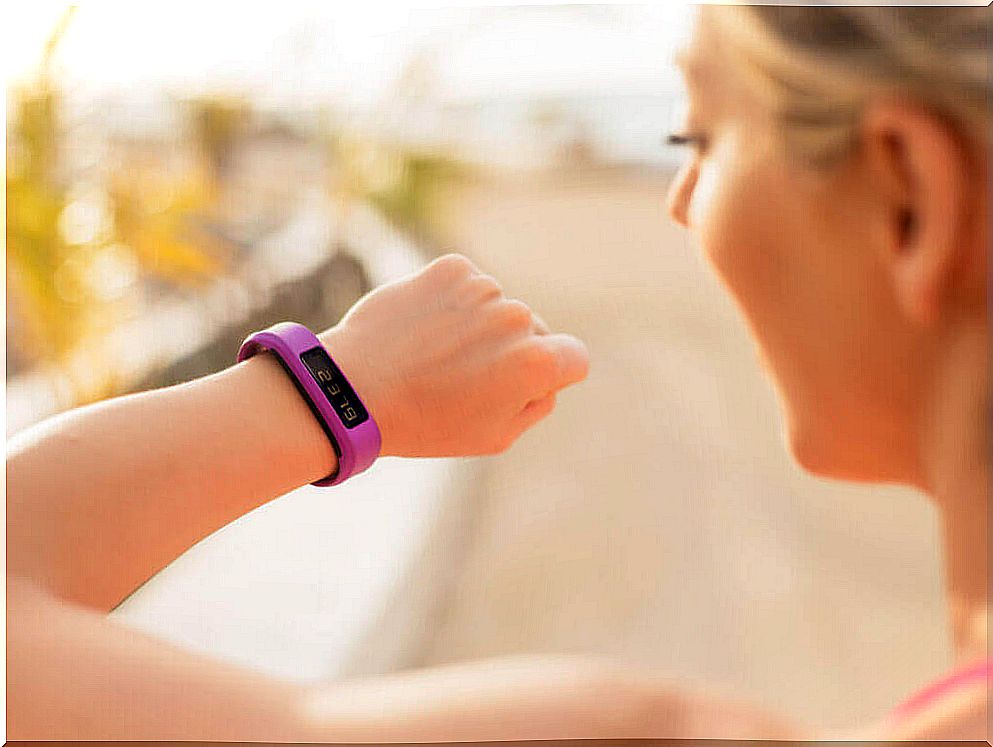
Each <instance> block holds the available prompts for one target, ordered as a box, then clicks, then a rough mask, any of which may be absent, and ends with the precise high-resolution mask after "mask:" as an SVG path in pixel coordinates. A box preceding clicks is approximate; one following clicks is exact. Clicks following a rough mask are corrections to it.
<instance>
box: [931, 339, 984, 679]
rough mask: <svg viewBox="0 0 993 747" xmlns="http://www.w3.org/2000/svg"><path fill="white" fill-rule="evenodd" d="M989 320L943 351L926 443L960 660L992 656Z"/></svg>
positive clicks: (950, 613)
mask: <svg viewBox="0 0 993 747" xmlns="http://www.w3.org/2000/svg"><path fill="white" fill-rule="evenodd" d="M986 330H987V325H986V323H985V319H983V320H981V321H977V322H976V323H974V324H972V325H967V326H965V327H963V328H960V329H959V331H958V332H957V334H956V335H955V336H954V338H952V339H950V341H949V345H948V346H947V347H945V348H944V349H943V350H942V356H941V361H940V363H939V364H938V365H937V366H936V367H935V373H936V377H935V379H934V382H935V386H934V388H933V390H932V396H931V397H930V399H929V401H928V406H927V408H926V411H925V413H924V415H925V417H924V420H923V423H924V428H923V432H922V440H921V455H922V460H923V467H924V474H925V486H926V489H927V491H928V492H929V493H930V494H931V496H932V497H933V498H934V500H935V502H936V503H937V505H938V508H939V510H940V512H941V522H942V528H943V533H944V546H945V579H946V594H947V600H948V611H949V618H950V623H951V626H952V634H953V638H954V644H955V652H956V659H958V660H959V661H965V660H970V659H973V658H976V657H977V656H985V655H987V640H986V638H987V630H986V620H987V615H988V598H987V582H988V577H987V571H988V555H987V551H988V527H989V516H988V514H989V501H988V481H989V479H990V476H991V472H990V452H989V438H988V428H989V426H990V421H989V417H990V410H989V406H990V398H989V392H988V388H987V387H988V379H987V354H988V347H987V339H986Z"/></svg>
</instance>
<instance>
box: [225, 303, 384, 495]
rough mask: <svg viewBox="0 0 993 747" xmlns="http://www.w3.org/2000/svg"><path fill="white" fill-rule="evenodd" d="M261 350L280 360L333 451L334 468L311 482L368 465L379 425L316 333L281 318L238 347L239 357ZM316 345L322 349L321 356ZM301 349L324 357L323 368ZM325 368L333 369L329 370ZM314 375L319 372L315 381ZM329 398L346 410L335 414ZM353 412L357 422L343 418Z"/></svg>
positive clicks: (336, 479)
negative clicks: (305, 357) (342, 384)
mask: <svg viewBox="0 0 993 747" xmlns="http://www.w3.org/2000/svg"><path fill="white" fill-rule="evenodd" d="M265 351H269V352H272V353H273V354H275V356H276V358H277V359H278V360H279V361H280V363H282V365H283V368H284V370H285V371H286V373H287V374H288V375H289V376H290V378H291V379H292V380H293V382H294V383H295V384H296V386H297V389H298V390H299V392H300V394H301V395H302V396H303V398H304V399H305V400H306V402H307V403H308V404H309V405H310V409H311V410H312V411H313V413H314V415H315V417H316V418H317V420H318V422H319V423H320V424H321V427H322V428H323V429H324V432H325V434H326V435H327V437H328V439H329V440H330V441H331V445H332V446H333V447H334V450H335V453H336V454H337V455H338V469H337V470H336V471H335V472H334V474H331V475H328V476H327V477H325V478H323V479H321V480H317V481H316V482H315V483H314V485H321V486H327V485H339V484H341V483H343V482H344V481H345V480H347V479H348V478H349V477H351V476H352V475H357V474H359V473H360V472H362V471H364V470H366V469H368V468H369V466H370V465H372V463H373V462H374V461H376V457H378V456H379V449H380V447H381V445H382V438H381V436H380V433H379V427H378V426H377V425H376V421H375V420H373V417H372V413H371V412H369V410H368V408H366V407H365V405H364V403H362V401H361V400H360V399H359V398H358V393H357V392H355V388H354V387H352V386H351V384H350V383H349V382H348V380H347V379H346V378H345V375H344V373H342V371H341V369H339V368H338V367H337V365H336V364H335V363H334V361H333V359H332V358H331V356H330V354H329V353H328V351H327V350H326V349H325V347H324V346H323V345H321V341H320V340H318V339H317V336H316V335H315V334H314V333H313V332H311V331H310V330H309V329H307V328H306V327H305V326H303V325H302V324H297V323H296V322H280V323H279V324H274V325H273V326H271V327H269V328H268V329H264V330H262V331H260V332H255V333H254V334H252V335H249V336H248V337H247V338H245V341H244V342H243V343H242V344H241V348H240V349H239V350H238V360H239V361H243V360H246V359H247V358H250V357H252V356H253V355H256V354H257V353H260V352H265ZM317 351H322V352H323V356H326V359H325V358H324V357H323V356H322V354H321V352H317ZM304 354H308V355H307V360H315V359H316V360H317V361H319V362H321V361H323V362H324V363H323V370H324V372H323V373H319V374H315V373H314V372H313V369H312V368H309V367H308V365H307V364H306V363H305V362H304V360H305V359H304V358H303V356H304ZM328 363H329V364H330V367H328V365H327V364H328ZM312 365H321V364H320V363H318V364H312ZM327 371H331V372H333V373H331V374H329V373H327ZM318 375H320V376H321V377H322V379H321V380H320V381H319V380H318ZM329 382H330V383H329ZM341 382H344V384H345V387H342V386H341ZM346 387H347V388H346ZM349 389H350V390H351V391H350V392H349V391H348V390H349ZM342 390H344V393H342ZM353 396H354V400H353V399H352V397H353ZM332 399H334V401H335V402H336V403H337V406H338V408H339V409H341V410H342V411H343V412H344V413H346V414H345V415H344V416H343V415H340V414H339V412H338V410H337V409H336V407H335V404H332ZM343 401H344V404H342V402H343ZM356 405H358V406H356ZM355 413H359V414H358V415H357V416H356V418H355V419H356V421H359V420H361V422H358V424H357V425H349V424H347V420H346V418H347V417H348V416H350V415H353V414H355ZM363 414H364V415H366V417H365V419H364V420H362V419H361V418H362V415H363Z"/></svg>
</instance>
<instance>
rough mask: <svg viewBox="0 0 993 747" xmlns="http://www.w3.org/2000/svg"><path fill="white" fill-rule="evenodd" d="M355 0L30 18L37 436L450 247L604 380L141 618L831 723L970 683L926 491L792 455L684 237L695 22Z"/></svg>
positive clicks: (11, 217)
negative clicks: (531, 423)
mask: <svg viewBox="0 0 993 747" xmlns="http://www.w3.org/2000/svg"><path fill="white" fill-rule="evenodd" d="M356 5H358V4H324V5H318V4H312V5H307V4H295V3H290V4H286V3H283V4H266V5H264V6H260V7H252V6H235V5H228V4H203V3H201V4H198V5H195V6H194V5H189V6H178V7H177V6H173V5H162V4H157V5H151V6H149V5H143V4H142V5H137V4H131V5H119V4H107V5H93V6H83V7H81V8H78V9H76V8H71V7H66V6H63V5H60V4H57V3H39V4H32V5H31V6H30V7H24V8H22V9H19V10H18V11H16V13H8V19H7V23H6V24H5V29H4V32H3V33H4V36H5V41H4V50H3V54H4V55H5V69H6V70H7V150H6V161H7V169H6V178H7V197H6V200H7V202H6V205H7V233H6V237H7V242H6V262H7V285H6V299H7V301H6V310H7V321H6V340H7V356H6V385H7V404H6V415H7V434H8V436H9V435H10V434H12V433H15V432H17V431H19V430H21V429H23V428H25V427H27V426H28V425H30V424H32V423H34V422H37V421H38V420H40V419H42V418H44V417H46V416H48V415H51V414H53V413H56V412H59V411H61V410H64V409H67V408H69V407H73V406H76V405H80V404H84V403H87V402H92V401H96V400H99V399H101V398H105V397H109V396H114V395H117V394H121V393H125V392H130V391H136V390H140V389H145V388H150V387H157V386H164V385H167V384H171V383H175V382H179V381H184V380H187V379H189V378H192V377H195V376H200V375H203V374H206V373H208V372H211V371H215V370H217V369H219V368H221V367H224V366H226V365H229V363H230V362H231V361H232V360H233V358H234V355H235V352H236V350H237V347H238V344H239V342H240V340H241V339H242V338H243V337H244V336H245V335H246V334H247V333H248V332H250V331H252V330H254V329H258V328H260V327H264V326H268V325H269V324H271V323H273V322H275V321H279V320H283V319H295V320H298V321H301V322H304V323H306V324H308V325H309V326H311V327H312V328H324V327H327V326H330V325H331V324H333V323H334V322H335V321H337V319H338V318H339V317H340V316H341V314H342V313H344V311H345V310H347V309H348V307H349V306H350V305H351V304H352V303H353V302H354V301H355V300H356V299H357V298H358V297H359V296H361V295H362V294H363V293H364V292H365V291H367V290H368V289H370V288H372V287H374V286H375V285H377V284H379V283H382V282H386V281H389V280H391V279H394V278H396V277H398V276H400V275H403V274H405V273H407V272H411V271H413V270H415V269H417V268H418V267H420V266H422V265H423V264H424V263H426V262H428V261H430V259H431V258H432V257H434V256H436V255H438V254H440V253H443V252H447V251H459V252H462V253H464V254H466V255H468V256H469V257H470V258H472V259H473V260H474V261H475V262H476V263H477V264H478V265H479V266H480V267H481V268H482V269H483V270H485V271H487V272H490V273H492V274H494V275H495V276H496V277H497V278H498V279H500V280H501V282H502V283H503V284H504V287H505V290H506V292H507V293H508V295H511V296H516V297H520V298H522V299H524V300H526V301H527V302H528V303H529V304H531V305H532V307H533V308H535V309H536V310H537V311H538V312H539V313H540V314H541V315H542V316H543V317H544V318H545V319H546V320H547V321H548V322H549V324H550V325H551V326H553V327H555V328H559V329H563V330H567V331H570V332H572V333H574V334H577V335H579V336H580V337H582V338H583V339H584V340H585V341H586V342H587V343H588V344H589V346H590V349H591V352H592V369H591V375H590V378H589V379H588V381H586V382H584V383H583V384H582V385H580V386H578V387H576V388H575V389H573V390H570V391H569V392H567V393H565V394H563V395H562V396H561V397H560V400H559V402H560V404H559V407H558V409H557V411H556V413H555V415H554V416H553V417H551V418H549V419H547V420H546V421H544V422H542V423H541V424H540V425H539V426H537V427H536V428H535V429H533V430H532V431H530V432H529V433H527V434H525V436H524V437H523V438H522V439H521V440H520V441H519V442H518V443H517V444H516V445H515V446H514V447H513V448H512V449H511V450H510V451H509V452H507V453H506V454H504V455H501V456H499V457H494V458H487V459H462V460H418V461H403V460H393V459H384V460H381V462H380V463H379V464H377V466H376V467H375V468H374V469H372V470H370V471H369V472H368V473H366V474H364V475H362V476H361V477H359V478H356V479H354V480H352V481H350V482H349V483H348V484H347V485H345V486H342V487H341V488H336V489H335V490H334V491H332V492H326V491H321V490H319V489H316V488H311V487H306V488H302V489H300V490H298V491H295V492H294V493H291V494H289V495H287V496H284V497H283V498H281V499H279V500H277V501H275V502H273V503H271V504H269V505H267V506H264V507H262V508H261V509H259V510H257V511H255V512H253V513H252V514H250V515H248V516H246V517H244V518H243V519H241V520H239V521H237V522H235V523H234V524H232V525H230V526H229V527H226V528H225V529H223V530H221V531H220V532H218V533H216V534H215V535H213V536H212V537H210V538H208V539H207V540H205V541H204V542H202V543H200V544H199V545H198V546H197V547H195V548H193V549H192V550H190V551H189V552H188V553H186V554H185V555H184V556H183V557H182V558H180V559H179V560H177V561H176V562H175V563H174V564H173V565H171V566H170V567H169V568H167V569H165V570H164V571H163V572H162V573H161V574H159V575H158V576H156V577H155V578H154V579H152V580H151V581H150V582H149V583H147V584H146V585H145V586H144V587H143V588H142V589H141V590H139V591H138V592H136V593H135V594H134V595H133V596H132V597H131V598H130V599H129V600H127V601H126V602H125V603H124V604H123V605H122V606H121V607H120V608H119V609H118V610H117V611H116V612H115V613H114V614H115V615H117V616H118V617H119V618H120V619H122V620H125V621H127V622H128V623H130V624H133V625H135V626H138V627H141V628H143V629H146V630H150V631H152V632H155V633H157V634H160V635H162V636H165V637H167V638H169V639H171V640H174V641H177V642H180V643H183V644H184V645H187V646H190V647H192V648H195V649H197V650H202V651H209V652H211V653H213V654H215V655H217V656H222V657H225V658H227V659H230V660H233V661H238V662H241V663H244V664H248V665H251V666H255V667H257V668H259V669H262V670H264V671H267V672H271V673H273V674H276V675H279V676H283V677H288V678H292V679H296V680H307V681H315V680H328V679H338V678H344V677H353V676H361V675H367V674H373V673H378V672H385V671H391V670H396V669H403V668H411V667H421V666H430V665H434V664H440V663H445V662H451V661H457V660H465V659H476V658H482V657H487V656H493V655H501V654H510V653H523V652H531V653H536V652H575V653H592V654H599V655H607V656H612V657H617V658H619V659H621V660H624V661H630V662H631V663H634V664H637V665H639V666H643V667H649V668H652V669H656V670H658V671H661V672H667V673H669V674H671V675H673V676H674V677H680V678H689V679H692V680H694V681H698V682H699V681H703V682H715V683H719V684H721V685H723V686H726V687H729V688H732V689H734V690H736V691H738V692H740V693H742V694H743V695H746V696H750V697H752V698H755V699H758V700H760V701H762V702H764V703H766V704H768V705H769V706H772V707H776V708H780V709H785V710H787V711H789V712H792V713H793V714H795V715H796V716H797V717H798V718H801V719H805V720H806V721H808V722H810V723H811V724H813V725H818V726H825V727H830V726H837V725H843V724H846V723H850V722H851V721H852V720H855V719H858V718H861V717H864V716H870V715H873V714H876V713H879V712H880V711H882V710H883V709H885V708H887V707H888V706H891V705H893V704H895V702H896V701H897V700H899V699H900V697H901V696H902V695H904V694H906V693H907V692H909V691H910V690H912V689H914V688H915V687H916V686H918V685H919V684H921V683H923V682H925V681H926V680H927V679H929V678H930V677H932V676H934V675H935V674H936V673H937V672H939V671H940V670H941V669H943V668H944V667H946V666H947V665H948V664H949V663H950V651H949V649H948V645H947V642H946V641H947V635H946V623H945V619H944V613H943V609H942V601H941V592H942V588H941V583H942V581H941V576H940V570H941V569H940V565H939V556H938V550H937V537H938V532H937V527H936V523H935V517H934V515H933V514H932V512H931V510H930V507H929V506H928V504H927V502H926V501H925V499H924V497H923V496H921V495H920V494H917V493H914V492H911V491H905V490H901V489H896V488H880V487H865V486H851V485H845V484H842V483H835V482H828V481H823V480H817V479H814V478H811V477H809V476H806V475H804V474H802V473H801V472H800V471H799V470H798V469H797V468H796V467H795V466H793V465H792V463H791V462H790V461H789V458H788V456H787V454H786V452H785V449H784V446H783V441H782V436H781V432H780V425H779V411H778V407H777V404H776V400H775V398H774V395H773V391H772V389H771V387H770V385H769V383H768V382H767V381H765V379H764V378H763V374H762V372H761V371H760V369H759V367H758V365H757V363H756V358H755V355H754V352H753V349H752V345H751V342H750V341H749V339H748V337H747V334H746V331H745V328H744V326H743V325H742V324H741V323H740V322H739V320H738V318H737V316H736V314H735V310H734V308H733V307H732V305H731V302H730V301H729V300H728V299H727V298H726V297H725V296H724V293H723V291H722V289H721V288H720V286H719V285H718V282H717V280H716V279H715V278H714V277H712V276H711V274H710V272H709V268H708V267H707V266H706V264H705V262H704V261H703V259H702V258H701V257H700V255H699V254H698V253H697V252H696V251H695V250H694V248H693V247H692V246H691V244H690V243H689V241H688V238H687V236H685V235H684V234H683V233H682V232H681V231H679V230H678V229H676V228H674V227H673V226H671V225H669V223H668V222H667V218H666V216H665V213H664V209H663V199H664V195H665V191H666V186H667V183H668V182H669V180H670V179H671V177H672V174H673V173H674V169H675V168H676V166H677V165H678V160H677V159H678V158H679V157H680V155H681V154H679V153H671V152H668V151H667V150H666V148H665V146H663V145H662V144H661V142H662V138H663V136H664V134H665V133H666V132H667V130H668V129H670V128H671V126H672V125H673V123H674V117H675V113H676V112H677V111H678V108H679V102H680V96H681V91H680V84H679V81H678V77H677V75H676V73H675V70H674V68H673V67H672V65H671V63H670V58H671V56H672V54H673V51H674V50H675V48H676V46H677V45H678V44H679V42H680V39H681V38H682V35H683V34H684V33H685V32H686V29H687V27H688V25H689V23H690V21H691V17H692V9H691V8H690V7H689V6H684V5H680V4H670V5H666V6H665V7H654V8H649V7H642V6H620V5H610V6H580V5H562V6H537V5H531V6H513V7H462V8H452V9H447V10H446V9H427V8H411V9H409V10H406V11H404V10H398V9H396V8H390V9H389V10H387V9H386V8H385V7H379V6H376V5H375V4H371V5H363V6H362V7H354V6H356ZM590 402H596V403H597V407H596V409H595V410H594V408H592V407H591V406H590V404H589V403H590ZM603 408H610V409H611V410H613V411H617V412H623V413H624V417H623V418H608V419H605V418H602V417H598V416H596V415H595V411H600V412H602V411H603Z"/></svg>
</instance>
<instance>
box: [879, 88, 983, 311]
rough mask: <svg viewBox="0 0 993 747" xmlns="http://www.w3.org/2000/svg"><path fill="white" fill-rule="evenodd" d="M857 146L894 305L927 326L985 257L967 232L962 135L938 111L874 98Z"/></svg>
mask: <svg viewBox="0 0 993 747" xmlns="http://www.w3.org/2000/svg"><path fill="white" fill-rule="evenodd" d="M862 146H863V153H864V155H865V157H866V163H867V165H868V168H869V175H870V179H871V180H872V187H873V190H872V191H873V192H874V193H875V195H876V199H877V200H878V201H877V207H878V208H879V212H877V213H876V215H875V219H876V220H878V224H877V225H878V227H879V228H880V229H881V230H880V231H879V232H878V233H877V236H879V237H880V245H879V247H878V248H879V250H880V252H881V259H882V262H883V264H884V267H885V268H886V270H887V273H888V275H889V277H890V279H891V281H892V284H893V290H894V293H895V297H896V299H897V302H898V304H899V305H900V308H901V309H902V311H903V313H904V314H905V315H906V317H907V318H908V319H909V320H911V321H912V322H914V323H917V324H922V325H930V324H933V323H935V322H936V321H938V319H939V318H940V317H941V316H942V315H943V314H944V313H946V312H947V310H948V308H949V303H950V302H951V301H954V300H956V299H955V298H954V294H956V293H960V292H963V291H966V292H968V291H970V289H971V290H974V288H975V280H976V278H974V277H973V278H970V277H968V275H969V274H970V273H972V274H973V275H974V274H975V272H976V270H977V267H978V265H982V267H981V268H979V269H981V270H982V273H983V278H984V280H983V284H982V289H983V295H984V297H985V263H984V262H981V261H979V260H981V258H979V257H975V256H972V255H973V254H976V253H977V252H980V253H981V252H983V251H984V249H983V247H982V244H983V242H982V241H981V240H978V239H977V236H975V235H973V234H974V233H975V232H976V231H977V230H978V224H976V221H975V207H976V204H977V194H976V192H977V190H978V191H979V192H982V190H983V188H984V186H983V184H981V183H978V182H977V183H973V182H974V181H976V177H975V176H974V174H973V169H972V168H970V164H969V161H968V155H967V152H966V150H965V147H964V144H963V142H962V139H961V136H960V135H959V134H958V133H957V132H956V131H955V130H954V129H953V128H952V127H951V125H950V124H949V123H948V122H947V121H945V120H944V119H942V118H941V117H940V116H939V115H937V114H935V113H933V112H931V111H929V110H927V109H925V108H923V107H919V106H915V105H913V104H908V103H904V102H893V101H880V102H875V103H873V104H871V105H870V106H869V107H868V109H867V110H866V115H865V118H864V121H863V129H862Z"/></svg>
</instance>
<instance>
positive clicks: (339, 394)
mask: <svg viewBox="0 0 993 747" xmlns="http://www.w3.org/2000/svg"><path fill="white" fill-rule="evenodd" d="M300 360H302V361H303V364H304V365H305V366H306V367H307V370H309V371H310V373H311V375H312V376H313V377H314V380H315V381H317V383H318V385H320V387H321V390H322V391H323V392H324V395H325V396H326V397H327V398H328V402H330V403H331V407H333V408H334V411H335V412H336V413H337V414H338V418H339V419H340V420H341V422H342V423H344V424H345V427H346V428H354V427H355V426H357V425H360V424H362V423H364V422H365V421H366V420H368V419H369V413H368V412H366V409H365V408H364V407H363V406H362V403H361V402H359V398H358V397H357V396H356V394H355V390H354V389H352V387H351V385H350V384H349V383H348V381H346V380H345V377H344V376H342V374H341V371H340V370H339V369H338V367H337V366H336V365H335V364H334V361H333V360H331V357H330V356H329V355H328V354H327V353H326V352H325V351H324V350H323V349H322V348H314V349H313V350H308V351H307V352H306V353H303V354H302V355H301V356H300Z"/></svg>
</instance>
